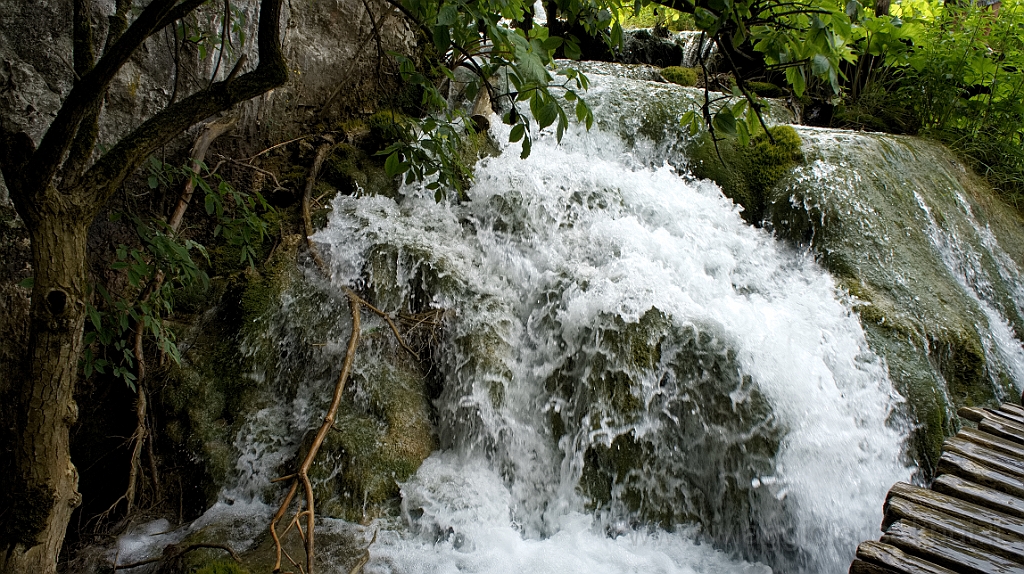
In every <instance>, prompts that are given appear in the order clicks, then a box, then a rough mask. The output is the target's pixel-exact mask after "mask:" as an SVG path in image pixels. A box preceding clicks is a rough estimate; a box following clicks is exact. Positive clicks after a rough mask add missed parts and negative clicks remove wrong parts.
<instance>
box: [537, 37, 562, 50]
mask: <svg viewBox="0 0 1024 574" xmlns="http://www.w3.org/2000/svg"><path fill="white" fill-rule="evenodd" d="M561 45H562V39H561V38H559V37H558V36H551V37H550V38H548V39H547V40H544V42H543V43H541V46H543V47H544V49H545V50H547V51H548V52H553V51H554V50H557V49H558V47H559V46H561Z"/></svg>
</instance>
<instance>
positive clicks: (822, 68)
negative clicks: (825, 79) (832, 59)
mask: <svg viewBox="0 0 1024 574" xmlns="http://www.w3.org/2000/svg"><path fill="white" fill-rule="evenodd" d="M829 68H831V64H830V63H829V61H828V58H826V57H825V56H823V55H821V54H815V55H814V57H813V58H811V72H812V73H814V74H815V75H819V76H820V75H822V74H824V73H825V72H827V71H829Z"/></svg>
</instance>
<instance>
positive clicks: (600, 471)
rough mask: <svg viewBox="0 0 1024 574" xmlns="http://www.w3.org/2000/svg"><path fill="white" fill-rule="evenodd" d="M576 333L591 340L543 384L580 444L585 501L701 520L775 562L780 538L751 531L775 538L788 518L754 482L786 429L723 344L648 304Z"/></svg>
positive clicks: (571, 439) (571, 440)
mask: <svg viewBox="0 0 1024 574" xmlns="http://www.w3.org/2000/svg"><path fill="white" fill-rule="evenodd" d="M579 339H580V340H581V341H593V343H592V344H589V345H584V346H583V348H582V350H581V351H580V352H578V353H575V354H573V355H572V356H571V357H570V358H569V359H568V360H567V361H566V362H565V363H564V364H562V365H561V367H560V368H558V369H557V370H556V371H555V372H554V373H553V374H552V375H551V376H550V377H549V379H548V381H547V386H548V389H549V391H550V392H551V394H552V396H553V399H552V403H553V404H559V405H562V406H560V408H559V409H557V411H555V410H553V411H552V412H551V420H552V426H553V429H552V430H553V434H554V435H555V437H556V439H559V440H560V441H561V442H562V443H568V444H572V445H574V448H578V449H582V450H583V470H582V474H581V476H580V482H579V489H580V491H581V492H582V493H583V494H584V495H585V496H586V497H587V499H588V500H589V503H590V506H591V507H592V508H594V509H609V510H614V511H616V512H622V511H625V512H627V513H630V514H633V515H635V516H637V517H639V518H641V519H642V520H644V521H649V522H653V523H657V524H660V525H661V526H662V527H664V528H669V529H671V528H674V527H675V526H676V525H678V524H684V523H697V524H700V525H701V527H702V529H703V531H704V533H705V535H707V536H708V537H709V538H710V539H712V540H714V541H715V542H716V543H717V544H720V545H722V547H730V548H737V547H745V548H749V549H750V551H751V553H752V556H754V557H758V556H761V557H766V556H770V555H771V556H773V559H774V560H775V562H776V563H781V562H783V561H784V559H779V558H777V557H775V555H776V554H777V553H778V552H781V550H780V547H778V543H779V540H774V539H767V538H765V539H762V540H759V541H757V542H755V543H750V541H749V540H748V535H749V532H751V531H752V529H756V525H757V524H758V523H761V522H763V521H765V520H771V521H772V523H773V524H776V525H777V528H778V530H779V536H780V540H781V537H783V536H784V534H783V532H784V531H785V529H786V528H790V527H792V524H790V522H789V521H790V520H791V519H790V517H789V515H788V513H787V512H786V509H785V506H784V504H783V503H782V502H780V500H778V499H776V498H775V496H774V495H773V494H772V493H771V489H769V488H763V489H758V488H756V485H758V481H759V480H760V479H761V478H762V477H766V476H771V475H773V474H774V472H775V455H776V453H777V452H778V450H779V446H780V442H781V440H782V437H783V435H784V432H785V429H783V428H782V427H781V425H780V424H779V423H778V422H777V420H776V419H775V416H774V415H773V413H772V409H771V407H770V405H769V403H768V401H767V400H766V398H765V397H764V396H763V395H762V394H761V393H760V391H759V390H758V388H757V386H756V385H755V384H754V382H753V381H752V380H751V379H750V377H748V376H745V375H744V374H743V373H742V370H741V369H740V367H739V364H738V363H737V361H736V355H735V351H733V350H731V349H730V347H729V346H728V344H727V342H726V341H724V340H722V338H721V337H719V336H717V335H716V334H715V333H714V332H713V331H711V330H709V329H703V328H701V327H699V326H697V325H679V324H677V323H676V322H675V321H673V320H672V318H671V317H669V316H668V315H666V314H665V313H663V312H661V311H659V310H658V309H653V308H652V309H649V310H648V311H647V312H646V313H644V314H643V315H641V316H640V318H639V320H637V321H636V322H626V321H624V320H623V319H622V318H621V317H618V316H607V317H605V318H604V319H603V320H601V321H598V322H597V323H596V324H595V325H594V326H593V328H592V330H587V331H586V332H583V333H580V334H579ZM698 461H699V462H698Z"/></svg>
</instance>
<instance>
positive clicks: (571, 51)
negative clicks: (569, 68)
mask: <svg viewBox="0 0 1024 574" xmlns="http://www.w3.org/2000/svg"><path fill="white" fill-rule="evenodd" d="M563 52H565V57H566V58H569V59H570V60H579V59H580V57H581V56H582V55H583V50H581V49H580V44H579V41H578V40H577V39H576V37H575V36H567V37H566V38H565V49H564V50H563Z"/></svg>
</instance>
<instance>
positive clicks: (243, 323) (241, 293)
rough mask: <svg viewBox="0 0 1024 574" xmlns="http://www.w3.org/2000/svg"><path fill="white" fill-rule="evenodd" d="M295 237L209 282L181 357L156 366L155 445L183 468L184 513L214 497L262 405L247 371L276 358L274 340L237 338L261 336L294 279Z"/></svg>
mask: <svg viewBox="0 0 1024 574" xmlns="http://www.w3.org/2000/svg"><path fill="white" fill-rule="evenodd" d="M300 239H301V238H300V237H299V236H291V237H286V238H284V239H282V240H281V242H280V244H279V245H278V248H277V250H276V251H275V253H274V256H273V257H272V258H271V259H270V261H269V262H268V263H267V265H265V266H264V267H262V269H261V270H259V271H257V270H253V269H249V270H247V271H245V272H244V273H240V274H237V275H235V276H233V277H230V278H220V279H216V280H214V281H213V282H212V286H211V288H210V290H209V291H208V292H207V293H206V295H207V297H208V300H207V303H206V308H207V309H212V310H211V311H206V309H204V311H205V312H202V313H199V314H197V315H196V316H194V319H193V322H192V324H191V325H189V326H188V327H187V328H186V329H185V331H184V333H183V335H182V338H183V339H185V340H189V341H190V342H191V343H192V344H190V345H189V346H188V347H187V348H185V349H183V355H182V362H181V364H180V365H172V366H171V367H170V368H168V369H167V370H166V371H163V372H161V373H160V377H161V380H160V381H159V384H157V385H155V386H154V388H156V389H159V391H158V393H156V396H155V397H154V400H155V402H156V403H157V406H156V407H155V408H158V409H159V410H160V411H161V412H162V413H163V415H162V416H161V417H160V420H161V428H159V429H158V431H157V437H158V439H159V440H160V441H161V442H162V445H161V447H160V450H161V451H162V452H167V453H170V455H169V456H170V457H171V458H172V459H174V460H175V462H173V464H175V465H177V466H180V467H181V468H183V469H185V470H183V471H181V473H180V474H181V476H182V477H183V478H185V481H184V484H183V486H184V488H186V489H187V490H190V491H191V492H192V493H194V494H192V495H189V496H188V497H187V499H188V500H189V501H190V502H191V504H192V507H190V508H188V512H189V514H196V513H198V512H201V511H202V510H205V509H206V508H207V507H208V506H209V505H210V504H212V503H213V502H214V501H215V500H216V498H217V496H218V493H219V492H220V488H221V486H222V485H223V484H224V483H225V482H226V481H227V480H228V478H229V477H230V476H231V474H232V473H233V472H234V470H235V464H236V459H237V452H236V451H235V447H234V441H235V437H236V434H237V433H238V430H239V429H240V428H241V425H242V424H243V423H244V421H245V420H246V418H247V417H248V416H249V415H251V414H252V413H254V412H255V411H256V410H258V409H259V408H260V407H261V406H262V405H263V400H264V399H263V397H262V394H261V391H260V389H259V388H257V386H256V385H255V384H254V382H253V380H252V378H251V376H250V375H251V373H252V370H253V368H254V366H255V365H260V364H273V363H274V362H276V361H277V359H278V356H277V353H278V350H277V347H276V345H266V346H260V345H259V344H253V345H252V348H251V349H250V350H249V351H248V352H243V351H242V350H241V348H240V346H241V343H242V341H243V340H245V339H251V340H253V341H259V338H260V336H261V335H262V332H263V330H264V327H265V324H266V321H267V318H268V317H269V316H270V314H271V312H272V310H273V309H274V308H275V307H276V305H277V304H278V303H279V300H280V296H281V293H282V292H283V291H284V290H285V289H287V288H289V287H290V286H291V285H292V281H293V280H294V279H295V277H296V276H297V274H298V269H297V267H296V258H297V254H298V247H299V244H300ZM179 458H180V460H177V459H179Z"/></svg>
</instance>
